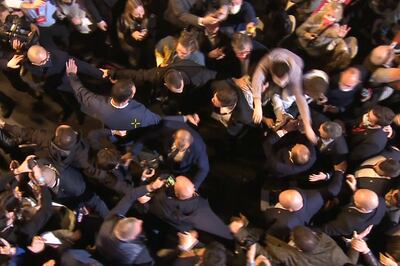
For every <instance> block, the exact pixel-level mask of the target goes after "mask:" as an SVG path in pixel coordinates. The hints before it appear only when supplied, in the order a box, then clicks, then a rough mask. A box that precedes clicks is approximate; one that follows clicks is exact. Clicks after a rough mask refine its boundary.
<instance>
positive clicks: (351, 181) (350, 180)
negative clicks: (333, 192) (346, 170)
mask: <svg viewBox="0 0 400 266" xmlns="http://www.w3.org/2000/svg"><path fill="white" fill-rule="evenodd" d="M346 183H347V185H349V187H350V189H351V190H353V191H356V190H357V179H356V177H355V176H354V175H347V176H346Z"/></svg>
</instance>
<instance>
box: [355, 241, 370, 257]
mask: <svg viewBox="0 0 400 266" xmlns="http://www.w3.org/2000/svg"><path fill="white" fill-rule="evenodd" d="M351 247H352V248H353V249H354V250H356V251H358V252H360V253H363V254H367V253H368V252H370V249H369V247H368V245H367V243H366V242H365V241H364V240H362V239H357V238H353V239H352V240H351Z"/></svg>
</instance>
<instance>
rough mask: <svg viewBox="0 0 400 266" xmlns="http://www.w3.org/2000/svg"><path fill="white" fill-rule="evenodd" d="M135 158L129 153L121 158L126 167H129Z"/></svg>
mask: <svg viewBox="0 0 400 266" xmlns="http://www.w3.org/2000/svg"><path fill="white" fill-rule="evenodd" d="M132 160H133V156H132V153H131V152H127V153H125V154H124V155H122V156H121V161H123V162H124V165H125V166H126V167H127V166H129V164H130V163H131V162H132Z"/></svg>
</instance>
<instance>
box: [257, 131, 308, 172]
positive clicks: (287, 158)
mask: <svg viewBox="0 0 400 266" xmlns="http://www.w3.org/2000/svg"><path fill="white" fill-rule="evenodd" d="M263 148H264V154H265V157H266V160H265V162H266V169H267V171H268V173H269V174H270V176H271V177H273V178H278V177H288V176H293V175H296V174H300V173H304V172H305V171H307V170H309V169H310V168H311V167H312V166H313V164H314V163H315V160H316V151H315V148H314V146H313V145H312V144H311V143H310V142H309V141H308V140H307V139H306V137H305V136H304V135H302V134H301V133H299V132H296V131H292V132H289V133H287V134H286V135H284V136H283V137H282V138H279V136H278V134H277V133H275V132H273V131H271V132H270V133H268V136H267V139H266V140H265V142H264V144H263Z"/></svg>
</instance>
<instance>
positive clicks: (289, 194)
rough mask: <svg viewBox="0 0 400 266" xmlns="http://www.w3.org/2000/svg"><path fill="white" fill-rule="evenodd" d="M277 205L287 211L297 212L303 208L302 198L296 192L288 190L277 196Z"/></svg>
mask: <svg viewBox="0 0 400 266" xmlns="http://www.w3.org/2000/svg"><path fill="white" fill-rule="evenodd" d="M279 203H280V204H281V205H282V207H283V208H285V209H286V210H288V211H298V210H300V209H301V208H302V207H303V197H302V196H301V194H300V193H299V192H298V191H297V190H294V189H288V190H285V191H282V192H281V193H280V194H279Z"/></svg>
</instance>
